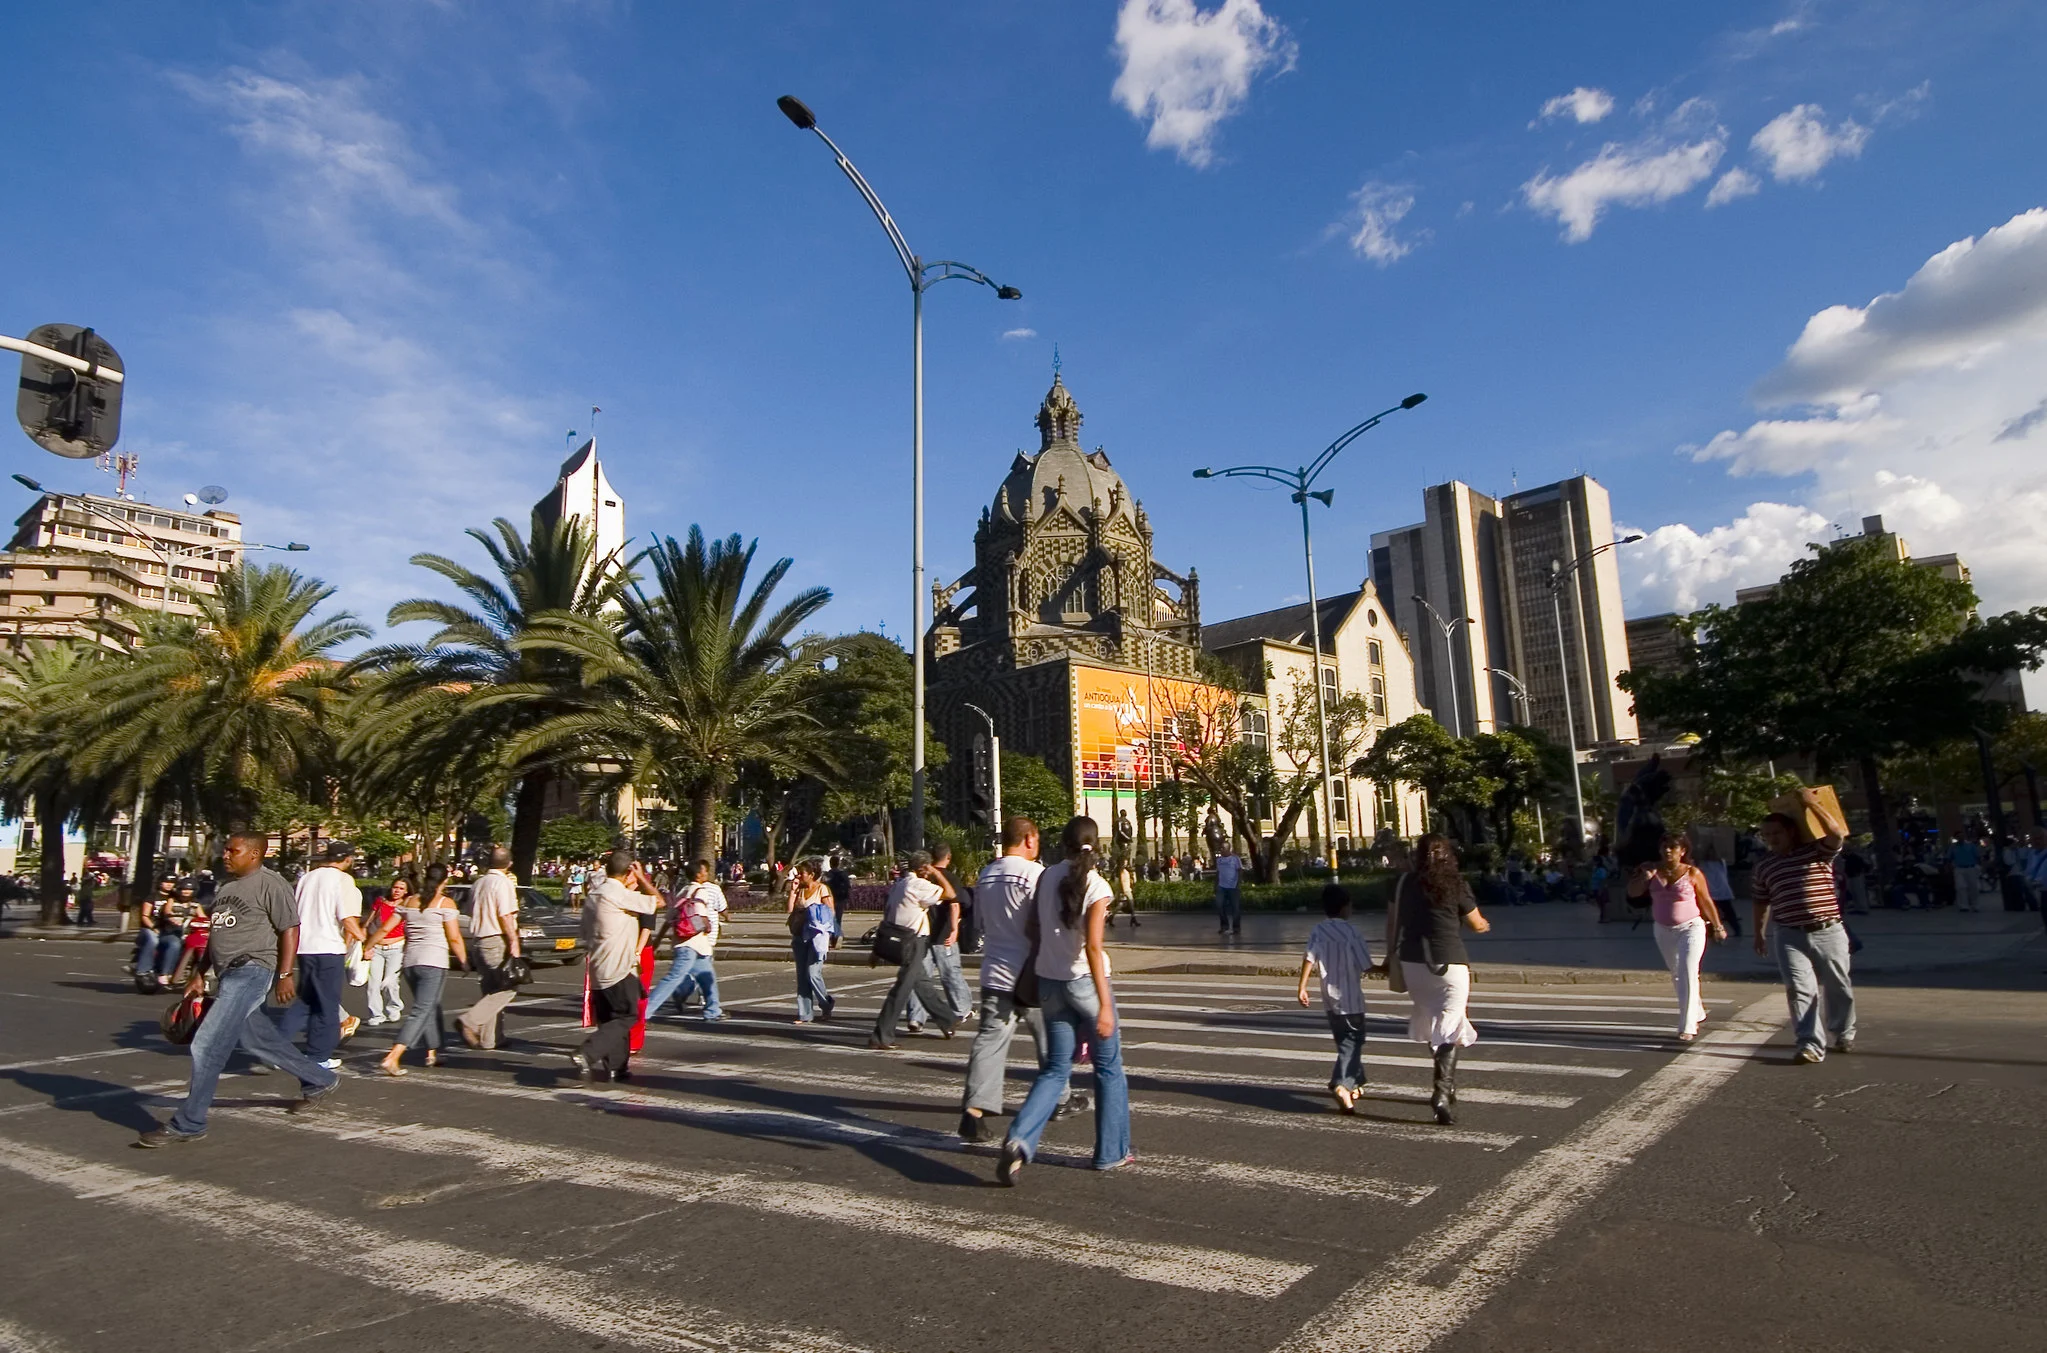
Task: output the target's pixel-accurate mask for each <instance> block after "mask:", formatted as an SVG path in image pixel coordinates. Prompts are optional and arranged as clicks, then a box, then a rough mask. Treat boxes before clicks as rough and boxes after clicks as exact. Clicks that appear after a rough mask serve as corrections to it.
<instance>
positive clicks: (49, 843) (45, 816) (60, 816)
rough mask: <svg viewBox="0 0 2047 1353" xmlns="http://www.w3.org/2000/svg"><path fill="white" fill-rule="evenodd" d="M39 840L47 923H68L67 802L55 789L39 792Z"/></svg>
mask: <svg viewBox="0 0 2047 1353" xmlns="http://www.w3.org/2000/svg"><path fill="white" fill-rule="evenodd" d="M36 843H37V845H38V846H39V847H40V849H41V861H40V867H39V869H38V871H37V875H36V895H37V896H38V897H40V898H41V899H42V904H43V916H42V920H43V924H44V925H63V924H64V801H63V800H62V799H61V798H59V797H58V795H57V794H56V793H55V792H54V791H49V790H45V791H44V792H42V793H40V794H37V795H36Z"/></svg>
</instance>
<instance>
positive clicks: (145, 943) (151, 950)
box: [135, 927, 185, 977]
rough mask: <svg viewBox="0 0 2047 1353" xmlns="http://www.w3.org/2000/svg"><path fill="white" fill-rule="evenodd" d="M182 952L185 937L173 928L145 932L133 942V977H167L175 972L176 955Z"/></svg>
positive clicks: (183, 950) (176, 965)
mask: <svg viewBox="0 0 2047 1353" xmlns="http://www.w3.org/2000/svg"><path fill="white" fill-rule="evenodd" d="M184 952H185V937H184V936H183V935H181V934H179V933H178V931H177V930H175V929H174V928H171V927H165V928H163V929H160V930H145V931H143V932H142V933H141V934H140V935H139V936H137V937H136V940H135V975H136V976H137V977H145V976H147V975H149V974H150V973H155V974H156V975H157V976H159V977H169V976H170V975H171V974H172V973H173V972H175V971H177V967H178V955H180V954H182V953H184Z"/></svg>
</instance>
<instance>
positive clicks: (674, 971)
mask: <svg viewBox="0 0 2047 1353" xmlns="http://www.w3.org/2000/svg"><path fill="white" fill-rule="evenodd" d="M697 987H702V988H703V992H704V1018H705V1019H723V1018H725V1007H723V1006H722V1005H719V1004H718V973H717V970H716V969H714V968H713V967H712V966H711V957H710V955H709V954H700V953H698V952H697V951H696V950H694V949H691V948H689V947H688V946H687V945H678V946H676V950H675V958H674V961H673V962H671V963H669V965H668V971H667V972H666V973H664V974H662V977H661V980H660V981H659V982H656V983H655V984H654V991H653V994H652V995H650V996H648V997H647V1018H648V1019H652V1018H654V1016H655V1015H657V1014H659V1013H660V1011H661V1007H662V1006H664V1005H666V1004H668V998H669V997H671V996H674V997H678V998H680V999H683V1000H687V999H688V998H689V993H690V992H691V990H693V989H694V988H697Z"/></svg>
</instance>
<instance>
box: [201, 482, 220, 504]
mask: <svg viewBox="0 0 2047 1353" xmlns="http://www.w3.org/2000/svg"><path fill="white" fill-rule="evenodd" d="M199 501H200V502H202V503H206V504H209V505H211V504H214V503H224V502H226V501H227V490H226V489H224V488H222V487H221V486H220V485H218V484H202V485H200V487H199Z"/></svg>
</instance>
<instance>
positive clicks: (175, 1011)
mask: <svg viewBox="0 0 2047 1353" xmlns="http://www.w3.org/2000/svg"><path fill="white" fill-rule="evenodd" d="M212 1008H213V998H212V997H211V996H208V995H206V994H204V993H203V992H202V993H201V994H199V995H197V996H180V997H178V999H177V1000H175V1001H172V1002H171V1004H170V1008H169V1009H167V1010H165V1011H164V1012H163V1036H164V1041H165V1042H167V1043H176V1044H177V1045H179V1046H180V1047H183V1046H184V1045H185V1044H187V1043H190V1042H191V1041H192V1039H193V1037H194V1036H196V1035H197V1034H198V1032H199V1025H200V1024H201V1023H202V1022H203V1021H204V1020H205V1019H206V1012H207V1011H209V1010H211V1009H212Z"/></svg>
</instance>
